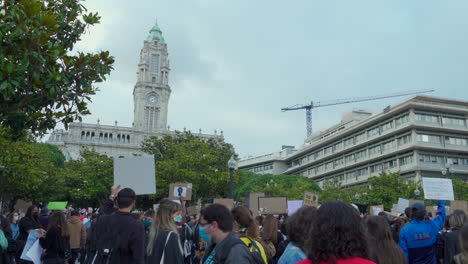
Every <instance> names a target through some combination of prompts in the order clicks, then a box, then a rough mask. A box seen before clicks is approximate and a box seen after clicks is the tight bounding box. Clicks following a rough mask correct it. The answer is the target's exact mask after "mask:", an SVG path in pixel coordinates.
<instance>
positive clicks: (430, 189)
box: [422, 178, 455, 201]
mask: <svg viewBox="0 0 468 264" xmlns="http://www.w3.org/2000/svg"><path fill="white" fill-rule="evenodd" d="M422 179H423V189H424V199H427V200H449V201H453V200H455V198H454V195H453V185H452V180H451V179H444V178H422Z"/></svg>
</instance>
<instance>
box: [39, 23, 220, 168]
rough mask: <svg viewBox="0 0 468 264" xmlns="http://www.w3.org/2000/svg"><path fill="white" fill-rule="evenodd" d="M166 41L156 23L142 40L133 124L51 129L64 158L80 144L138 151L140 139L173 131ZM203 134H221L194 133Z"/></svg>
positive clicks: (74, 154)
mask: <svg viewBox="0 0 468 264" xmlns="http://www.w3.org/2000/svg"><path fill="white" fill-rule="evenodd" d="M168 56H169V55H168V51H167V44H166V42H165V40H164V37H163V36H162V32H161V30H160V28H159V27H158V25H157V24H156V25H155V26H154V27H153V28H152V29H151V30H150V32H149V35H148V37H147V39H146V40H145V41H144V42H143V48H142V49H141V52H140V62H139V64H138V71H137V82H136V84H135V86H134V88H133V102H134V111H133V112H134V120H133V125H132V127H123V126H118V125H117V124H118V123H117V121H115V124H114V125H101V124H100V121H99V120H98V121H97V123H96V124H87V123H81V122H80V123H77V122H75V123H71V124H70V125H69V128H68V130H63V129H58V130H54V131H53V132H52V134H51V135H50V137H49V139H48V143H50V144H54V145H57V146H58V147H59V148H60V150H61V151H62V152H63V153H64V154H65V156H66V157H67V159H70V158H72V159H76V158H78V157H79V156H80V151H81V150H82V149H83V148H88V149H93V150H95V151H97V152H99V153H101V154H106V155H108V156H113V157H119V156H130V155H132V154H141V151H140V146H141V142H142V141H144V140H145V139H147V138H148V137H150V136H156V137H161V136H164V135H174V134H175V132H174V131H170V130H169V128H168V126H167V113H168V105H169V99H170V95H171V88H170V86H169V72H170V70H171V69H170V65H169V58H168ZM196 135H197V136H199V137H202V138H209V137H222V131H221V134H220V135H216V132H215V135H210V134H202V133H201V130H200V131H199V132H198V133H196Z"/></svg>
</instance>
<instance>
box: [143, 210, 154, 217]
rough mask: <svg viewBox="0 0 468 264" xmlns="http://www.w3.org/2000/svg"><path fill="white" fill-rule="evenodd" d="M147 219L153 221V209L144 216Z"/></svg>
mask: <svg viewBox="0 0 468 264" xmlns="http://www.w3.org/2000/svg"><path fill="white" fill-rule="evenodd" d="M144 217H145V218H146V219H153V217H154V211H153V209H149V210H147V211H146V212H145V216H144Z"/></svg>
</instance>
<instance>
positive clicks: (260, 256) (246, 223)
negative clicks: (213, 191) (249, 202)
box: [231, 206, 268, 264]
mask: <svg viewBox="0 0 468 264" xmlns="http://www.w3.org/2000/svg"><path fill="white" fill-rule="evenodd" d="M231 213H232V216H233V219H234V222H233V230H234V232H235V233H236V235H237V236H238V237H239V238H240V239H241V240H242V242H244V244H245V245H246V246H247V247H248V248H249V251H250V252H256V253H253V254H252V257H253V258H254V260H255V261H256V262H257V263H265V264H267V263H268V259H267V256H266V254H265V249H264V248H263V246H262V244H261V243H260V242H259V241H260V230H259V228H258V225H257V223H256V221H255V220H254V219H253V218H252V215H251V214H250V211H249V209H247V208H246V207H243V206H238V207H235V208H233V209H232V210H231Z"/></svg>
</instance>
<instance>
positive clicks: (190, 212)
mask: <svg viewBox="0 0 468 264" xmlns="http://www.w3.org/2000/svg"><path fill="white" fill-rule="evenodd" d="M198 208H199V207H198V206H196V205H193V206H189V207H187V215H198V213H199V211H200V210H199V209H198Z"/></svg>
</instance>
